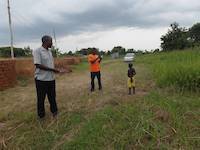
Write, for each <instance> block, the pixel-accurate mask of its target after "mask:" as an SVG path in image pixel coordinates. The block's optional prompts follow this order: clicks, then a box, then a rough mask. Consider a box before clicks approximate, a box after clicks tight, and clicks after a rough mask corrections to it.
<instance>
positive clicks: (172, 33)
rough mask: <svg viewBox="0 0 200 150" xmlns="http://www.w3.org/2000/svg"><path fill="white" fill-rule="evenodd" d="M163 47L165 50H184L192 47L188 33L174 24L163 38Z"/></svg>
mask: <svg viewBox="0 0 200 150" xmlns="http://www.w3.org/2000/svg"><path fill="white" fill-rule="evenodd" d="M161 41H162V42H161V47H162V49H163V50H164V51H165V50H174V49H184V48H187V47H189V46H190V43H189V40H188V31H187V29H186V28H183V27H180V26H179V24H178V23H176V22H175V23H172V24H171V25H170V29H169V30H168V32H167V33H166V34H165V35H163V36H162V37H161Z"/></svg>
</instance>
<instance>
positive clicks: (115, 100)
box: [0, 51, 200, 150]
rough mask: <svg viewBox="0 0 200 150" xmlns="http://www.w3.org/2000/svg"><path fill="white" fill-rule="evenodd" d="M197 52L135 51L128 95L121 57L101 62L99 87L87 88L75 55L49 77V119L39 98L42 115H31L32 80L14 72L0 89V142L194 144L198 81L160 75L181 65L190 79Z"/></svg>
mask: <svg viewBox="0 0 200 150" xmlns="http://www.w3.org/2000/svg"><path fill="white" fill-rule="evenodd" d="M198 54H199V51H194V52H188V51H184V52H173V53H161V54H156V55H144V56H138V57H137V58H136V61H135V62H134V66H135V68H136V72H137V75H136V81H137V82H136V83H137V86H136V95H128V90H127V87H126V80H127V77H126V74H127V64H126V63H124V62H123V61H122V60H121V59H119V60H109V59H106V60H105V61H103V64H102V80H103V81H102V83H103V91H102V92H99V91H98V90H96V91H95V92H94V93H90V92H89V82H90V76H89V72H88V65H87V62H83V63H82V64H80V65H77V66H74V71H73V73H71V74H66V75H62V76H57V103H58V107H59V111H60V113H59V116H58V118H57V120H54V119H52V118H51V114H50V112H49V105H48V102H47V101H46V112H47V116H46V119H45V120H44V121H43V122H40V121H38V120H37V117H36V108H35V107H36V104H35V103H36V100H35V86H34V83H33V81H32V80H31V79H29V80H28V79H25V80H24V79H20V80H19V85H18V86H16V87H15V88H12V89H8V90H6V91H2V92H0V102H1V105H0V144H1V148H2V149H37V150H38V149H41V150H44V149H78V150H80V149H84V150H85V149H86V150H88V149H92V150H94V149H199V148H200V117H199V116H200V96H199V92H198V90H199V87H198V86H196V85H195V84H191V85H189V86H185V85H184V83H186V82H185V80H184V79H185V77H182V76H181V75H182V73H180V74H177V73H176V75H179V77H178V78H176V79H179V78H181V79H180V82H183V84H181V85H179V84H173V83H174V82H173V81H165V80H166V79H167V80H169V78H170V76H171V75H173V77H176V75H174V74H173V72H174V71H172V70H173V69H174V70H176V71H177V70H179V69H180V70H184V69H186V75H185V76H187V75H189V76H190V73H191V75H192V77H193V79H195V80H196V79H197V80H198V73H199V68H197V67H198V65H199V59H198V57H199V55H198ZM190 58H191V61H189V60H190ZM182 64H183V66H186V67H185V68H184V67H183V68H184V69H183V68H180V66H181V65H182ZM188 68H192V71H190V72H188V70H187V69H188ZM170 71H171V72H170ZM177 72H179V71H177ZM196 74H197V75H196ZM196 77H197V78H196ZM182 78H183V79H182ZM172 80H175V79H174V78H172ZM198 81H199V80H198ZM166 82H167V83H166ZM189 83H190V82H189ZM182 85H184V86H183V87H184V89H182ZM193 86H194V88H191V87H193ZM180 89H181V90H180ZM187 89H189V92H187Z"/></svg>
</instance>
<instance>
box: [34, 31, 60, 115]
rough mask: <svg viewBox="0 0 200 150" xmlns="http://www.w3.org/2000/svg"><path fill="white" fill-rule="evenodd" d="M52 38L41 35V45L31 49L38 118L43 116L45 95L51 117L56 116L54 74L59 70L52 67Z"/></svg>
mask: <svg viewBox="0 0 200 150" xmlns="http://www.w3.org/2000/svg"><path fill="white" fill-rule="evenodd" d="M51 47H52V38H51V37H50V36H48V35H45V36H43V37H42V46H41V47H40V48H38V49H36V50H34V51H33V61H34V64H35V66H36V69H35V85H36V91H37V112H38V117H39V118H41V119H42V118H44V117H45V106H44V101H45V97H46V95H47V97H48V100H49V103H50V110H51V112H52V114H53V117H56V116H57V113H58V108H57V104H56V90H55V89H56V88H55V87H56V86H55V75H54V73H59V72H60V71H59V70H57V69H55V68H54V61H53V56H52V53H51V50H49V48H51Z"/></svg>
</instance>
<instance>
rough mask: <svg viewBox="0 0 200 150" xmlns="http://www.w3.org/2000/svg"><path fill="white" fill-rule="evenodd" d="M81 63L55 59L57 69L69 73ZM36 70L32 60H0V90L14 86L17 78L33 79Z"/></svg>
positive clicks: (79, 60)
mask: <svg viewBox="0 0 200 150" xmlns="http://www.w3.org/2000/svg"><path fill="white" fill-rule="evenodd" d="M80 62H81V59H80V58H77V57H66V58H55V59H54V63H55V67H56V68H59V69H61V68H63V69H65V70H66V71H67V72H71V67H70V65H74V64H79V63H80ZM34 70H35V66H34V65H33V59H32V58H20V59H15V60H10V59H8V60H0V90H3V89H6V88H8V87H12V86H14V85H15V84H16V77H17V76H26V77H33V76H34Z"/></svg>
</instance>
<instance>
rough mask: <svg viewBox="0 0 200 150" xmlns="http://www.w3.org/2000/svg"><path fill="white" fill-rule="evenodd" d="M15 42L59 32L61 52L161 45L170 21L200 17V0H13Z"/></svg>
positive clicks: (2, 30)
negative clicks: (93, 48) (162, 36)
mask: <svg viewBox="0 0 200 150" xmlns="http://www.w3.org/2000/svg"><path fill="white" fill-rule="evenodd" d="M10 3H11V13H12V19H13V29H14V43H15V46H16V47H24V46H28V45H30V46H31V48H37V47H39V46H40V45H41V43H40V38H41V36H42V35H44V34H48V35H53V28H54V29H55V31H56V37H57V45H58V47H59V48H60V49H62V51H69V50H73V51H74V50H76V49H80V48H87V47H97V48H100V49H101V50H109V49H112V48H113V47H114V46H118V45H120V46H123V47H125V48H134V49H148V50H150V49H155V48H159V47H160V37H161V35H163V34H165V33H166V32H167V29H168V27H169V25H170V23H172V22H174V21H176V22H178V23H179V24H180V25H181V26H186V27H189V26H192V25H193V24H194V23H197V22H200V1H199V0H176V1H175V0H73V1H72V0H40V1H36V0H10ZM0 18H1V19H0V46H6V45H9V41H10V38H9V28H8V15H7V0H0Z"/></svg>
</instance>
